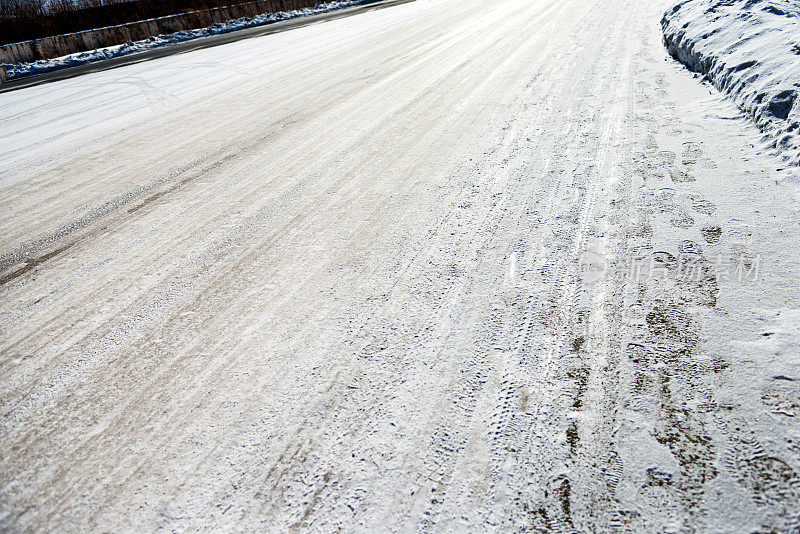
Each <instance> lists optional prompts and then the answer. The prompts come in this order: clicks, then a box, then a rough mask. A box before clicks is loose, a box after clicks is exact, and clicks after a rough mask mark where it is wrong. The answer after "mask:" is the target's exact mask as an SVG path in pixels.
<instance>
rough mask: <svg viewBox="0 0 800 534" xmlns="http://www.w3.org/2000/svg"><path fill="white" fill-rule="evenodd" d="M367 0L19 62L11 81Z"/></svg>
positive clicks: (347, 0) (339, 1)
mask: <svg viewBox="0 0 800 534" xmlns="http://www.w3.org/2000/svg"><path fill="white" fill-rule="evenodd" d="M364 2H365V0H337V1H334V2H327V3H324V4H319V5H318V6H315V7H306V8H303V9H294V10H291V11H279V12H277V13H267V14H263V15H258V16H255V17H251V18H247V17H242V18H239V19H234V20H229V21H228V22H224V23H217V24H212V25H211V26H208V27H206V28H198V29H196V30H184V31H180V32H176V33H170V34H166V35H158V36H154V37H150V38H148V39H144V40H141V41H135V42H131V43H125V44H121V45H115V46H108V47H105V48H97V49H95V50H89V51H87V52H76V53H74V54H69V55H66V56H61V57H57V58H53V59H41V60H39V61H34V62H31V63H19V64H15V65H8V66H7V71H8V79H9V80H13V79H14V78H21V77H24V76H31V75H33V74H42V73H44V72H50V71H54V70H58V69H63V68H67V67H76V66H78V65H85V64H86V63H92V62H95V61H99V60H102V59H111V58H115V57H120V56H127V55H130V54H135V53H137V52H143V51H145V50H150V49H153V48H158V47H161V46H166V45H170V44H174V43H181V42H183V41H190V40H193V39H199V38H201V37H209V36H212V35H218V34H221V33H228V32H232V31H236V30H244V29H246V28H253V27H255V26H263V25H266V24H271V23H273V22H279V21H282V20H289V19H294V18H298V17H304V16H308V15H317V14H320V13H327V12H329V11H335V10H337V9H343V8H346V7H351V6H356V5H359V4H363V3H364Z"/></svg>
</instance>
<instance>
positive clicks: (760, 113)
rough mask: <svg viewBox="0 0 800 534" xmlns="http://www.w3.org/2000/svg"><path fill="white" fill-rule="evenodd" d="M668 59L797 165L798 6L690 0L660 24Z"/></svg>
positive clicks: (769, 0) (783, 0)
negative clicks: (731, 103)
mask: <svg viewBox="0 0 800 534" xmlns="http://www.w3.org/2000/svg"><path fill="white" fill-rule="evenodd" d="M661 26H662V29H663V33H664V44H665V45H666V47H667V49H668V51H669V53H670V54H671V55H672V57H674V58H675V59H677V60H678V61H680V62H681V63H683V64H684V65H686V66H687V67H688V68H690V69H691V70H694V71H696V72H699V73H702V74H704V75H705V76H706V77H707V79H708V80H709V81H710V82H711V83H712V84H714V86H716V87H717V88H718V89H719V90H720V91H722V92H725V93H727V94H729V95H730V96H731V97H732V98H733V99H734V100H735V102H736V104H737V105H738V106H739V107H740V108H741V109H742V110H743V111H744V112H745V113H746V114H748V115H749V116H750V117H752V118H753V119H754V120H755V122H756V124H757V125H758V127H759V128H760V129H761V130H762V131H763V132H764V133H765V135H766V138H767V140H768V143H769V144H770V145H771V146H772V147H774V148H775V149H777V151H778V152H779V153H780V154H781V155H782V156H783V157H784V159H785V160H787V162H788V163H791V164H792V165H798V164H800V136H798V129H800V104H798V103H797V102H798V90H799V88H800V3H798V2H797V0H685V1H683V2H681V3H679V4H677V5H676V6H675V7H673V8H672V9H671V10H669V11H667V13H666V14H665V15H664V17H663V19H662V20H661Z"/></svg>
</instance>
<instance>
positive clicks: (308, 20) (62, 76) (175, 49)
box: [0, 0, 413, 93]
mask: <svg viewBox="0 0 800 534" xmlns="http://www.w3.org/2000/svg"><path fill="white" fill-rule="evenodd" d="M412 1H413V0H368V1H367V2H365V3H363V4H361V5H358V6H353V7H347V8H344V9H340V10H337V11H330V12H328V13H320V14H318V15H308V16H305V17H298V18H296V19H291V20H285V21H279V22H273V23H269V24H265V25H263V26H256V27H254V28H246V29H243V30H236V31H232V32H229V33H222V34H218V35H210V36H208V37H199V38H197V39H192V40H190V41H184V42H181V43H175V44H168V45H165V46H163V47H158V48H153V49H151V50H145V51H142V52H136V53H133V54H130V55H126V56H120V57H115V58H110V59H101V60H99V61H94V62H92V63H87V64H85V65H78V66H75V67H66V68H63V69H59V70H54V71H50V72H45V73H42V74H34V75H31V76H25V77H23V78H17V79H14V80H9V81H7V82H5V83H0V93H6V92H8V91H15V90H18V89H23V88H25V87H33V86H35V85H41V84H44V83H50V82H56V81H59V80H66V79H69V78H74V77H76V76H81V75H83V74H90V73H93V72H100V71H104V70H109V69H115V68H117V67H124V66H126V65H133V64H134V63H140V62H142V61H149V60H151V59H158V58H162V57H166V56H172V55H175V54H183V53H186V52H191V51H193V50H200V49H203V48H211V47H213V46H220V45H224V44H228V43H233V42H236V41H241V40H242V39H250V38H253V37H261V36H264V35H270V34H272V33H279V32H284V31H287V30H293V29H295V28H302V27H303V26H308V25H310V24H316V23H318V22H325V21H329V20H336V19H339V18H343V17H349V16H351V15H356V14H358V13H364V12H367V11H373V10H376V9H383V8H386V7H392V6H396V5H400V4H405V3H408V2H412Z"/></svg>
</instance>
